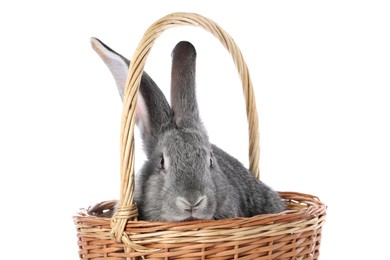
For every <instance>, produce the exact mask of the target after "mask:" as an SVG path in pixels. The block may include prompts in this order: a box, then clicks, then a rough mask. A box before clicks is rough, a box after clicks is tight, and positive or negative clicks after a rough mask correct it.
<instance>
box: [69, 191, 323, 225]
mask: <svg viewBox="0 0 390 260" xmlns="http://www.w3.org/2000/svg"><path fill="white" fill-rule="evenodd" d="M278 193H279V194H280V196H281V197H282V199H284V200H285V201H287V204H288V201H291V204H295V205H302V207H301V208H300V209H287V210H284V211H282V212H279V213H275V214H261V215H255V216H251V217H236V218H225V219H218V220H214V219H209V220H192V221H181V222H174V221H172V222H158V221H145V220H136V221H131V220H129V221H128V222H129V223H140V225H145V224H147V223H149V224H153V225H166V224H167V223H172V226H176V227H178V226H186V225H188V224H190V225H192V224H207V223H213V224H214V225H215V224H218V223H221V224H223V223H225V222H229V221H232V220H239V221H244V220H251V219H254V218H258V219H267V218H270V217H276V216H284V215H288V216H289V219H291V218H292V217H293V215H297V216H298V215H300V217H298V218H297V219H299V218H301V219H302V218H304V217H305V216H308V215H313V214H319V213H322V212H323V211H325V210H326V209H327V205H326V204H325V203H324V202H323V201H321V200H320V199H319V198H318V197H317V196H314V195H311V194H307V193H301V192H293V191H279V192H278ZM300 200H304V202H302V201H300ZM116 202H117V200H106V201H102V202H99V203H96V204H94V205H91V206H89V207H87V208H80V209H79V212H78V213H76V215H75V216H74V217H77V218H79V217H80V218H85V217H88V218H91V219H94V218H96V219H106V220H110V219H111V216H104V215H99V214H90V213H89V209H90V208H91V207H96V206H97V207H98V209H97V210H109V209H111V206H113V205H114V204H116ZM304 204H306V205H307V206H305V205H304ZM99 205H102V206H101V207H99ZM287 207H288V206H287ZM295 217H296V216H294V218H295ZM278 219H279V218H278ZM282 220H283V217H281V218H280V219H279V221H282ZM268 221H269V220H268ZM168 226H169V225H168Z"/></svg>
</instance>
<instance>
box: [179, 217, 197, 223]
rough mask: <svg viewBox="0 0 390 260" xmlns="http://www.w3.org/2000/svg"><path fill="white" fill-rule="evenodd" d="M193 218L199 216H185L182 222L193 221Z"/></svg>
mask: <svg viewBox="0 0 390 260" xmlns="http://www.w3.org/2000/svg"><path fill="white" fill-rule="evenodd" d="M195 220H200V219H199V218H194V217H192V216H191V217H189V218H186V219H183V221H182V222H186V221H195Z"/></svg>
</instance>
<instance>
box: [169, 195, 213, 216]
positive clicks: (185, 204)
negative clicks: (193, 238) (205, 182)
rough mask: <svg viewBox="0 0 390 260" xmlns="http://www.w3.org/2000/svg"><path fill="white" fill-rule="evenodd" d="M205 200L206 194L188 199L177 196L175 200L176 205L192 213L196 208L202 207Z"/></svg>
mask: <svg viewBox="0 0 390 260" xmlns="http://www.w3.org/2000/svg"><path fill="white" fill-rule="evenodd" d="M205 200H206V196H200V197H198V198H196V199H192V200H188V199H186V198H183V197H178V198H177V200H176V204H177V205H178V207H179V208H181V209H183V210H185V211H187V212H191V213H192V212H194V211H195V210H197V209H198V208H200V207H202V205H203V204H204V202H205Z"/></svg>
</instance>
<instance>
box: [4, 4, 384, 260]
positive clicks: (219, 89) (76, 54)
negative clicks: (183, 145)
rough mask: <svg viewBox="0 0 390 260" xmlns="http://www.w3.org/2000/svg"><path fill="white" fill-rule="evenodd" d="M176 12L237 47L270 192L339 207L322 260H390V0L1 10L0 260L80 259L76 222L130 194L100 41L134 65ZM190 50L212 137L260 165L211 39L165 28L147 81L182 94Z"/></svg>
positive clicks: (235, 89)
mask: <svg viewBox="0 0 390 260" xmlns="http://www.w3.org/2000/svg"><path fill="white" fill-rule="evenodd" d="M255 2H256V5H254V3H255ZM175 11H187V12H197V13H200V14H202V15H204V16H207V17H209V18H211V19H213V20H214V21H216V22H217V23H218V24H219V25H221V26H222V27H223V28H224V29H225V30H226V31H228V32H229V33H230V34H231V35H232V36H233V38H234V39H235V41H236V42H237V44H238V45H239V46H240V48H241V50H242V53H243V55H244V58H245V59H246V61H247V64H248V66H249V69H250V73H251V76H252V80H253V84H254V87H255V93H256V100H257V106H258V112H259V119H260V127H261V174H262V176H261V177H262V180H263V181H264V182H266V183H267V184H269V185H270V186H272V187H273V188H275V189H276V190H280V191H299V192H304V193H309V194H313V195H317V196H318V197H319V198H320V199H321V200H323V201H324V202H325V203H326V204H327V205H328V210H327V214H328V215H327V222H326V224H325V226H324V230H323V239H322V246H321V259H325V260H335V259H384V258H385V257H387V256H388V253H387V250H386V249H387V248H386V247H387V245H388V242H389V240H388V236H387V234H388V232H389V231H390V230H389V226H388V223H387V222H388V220H387V221H386V219H388V215H387V212H388V201H389V195H390V193H389V188H388V181H387V180H386V179H385V178H386V177H387V175H389V173H390V163H389V158H390V137H389V136H390V122H389V121H390V119H389V113H390V102H389V99H390V94H389V88H390V76H389V75H390V74H389V73H390V15H389V13H390V8H389V6H388V5H386V4H385V1H382V2H381V1H321V2H320V1H269V2H259V3H257V1H133V2H131V1H97V0H94V1H63V2H55V1H46V2H44V1H12V2H11V1H8V3H7V4H6V3H5V2H4V1H3V2H2V3H1V4H0V26H1V31H0V36H1V41H0V53H1V54H0V66H1V71H0V124H1V125H0V193H1V214H0V218H1V226H2V228H1V230H0V234H1V238H2V239H1V240H2V243H1V253H0V255H1V259H77V258H78V255H77V244H76V243H77V240H76V230H75V226H74V224H73V220H72V216H73V215H74V214H75V213H76V212H77V210H78V209H79V208H80V207H86V206H88V205H91V204H93V203H97V202H100V201H103V200H109V199H117V198H119V131H120V117H121V101H120V98H119V96H118V93H117V90H116V89H115V88H116V87H115V83H114V80H113V79H112V77H111V75H110V73H109V71H108V69H107V68H106V67H105V65H104V64H103V62H102V61H101V60H100V59H99V57H98V56H97V55H96V54H95V53H94V52H93V50H92V49H91V47H90V43H89V38H90V37H92V36H95V37H98V38H100V39H101V40H103V41H104V42H105V43H107V44H108V45H109V46H111V47H112V48H113V49H115V50H117V51H118V52H120V53H122V54H123V55H125V56H127V57H129V58H131V56H132V54H133V52H134V50H135V48H136V46H137V44H138V42H139V40H140V39H141V37H142V34H143V32H144V31H145V30H146V29H147V27H148V26H149V25H150V24H152V23H153V22H154V21H155V20H157V19H158V18H160V17H162V16H163V15H166V14H168V13H171V12H175ZM180 40H189V41H191V42H192V43H193V44H194V45H195V47H196V48H197V52H198V75H197V79H198V96H199V105H200V110H201V116H202V117H203V120H204V122H205V125H206V127H207V129H208V130H209V135H210V139H211V141H212V142H214V143H216V144H217V145H219V146H220V147H222V148H224V149H225V150H227V151H228V152H229V153H231V154H232V155H234V156H235V157H237V158H238V159H240V160H241V161H242V162H243V163H244V164H246V165H247V146H248V144H247V143H248V142H247V133H246V127H247V125H246V119H245V114H244V105H243V101H242V93H241V90H240V81H239V78H238V76H237V73H236V71H235V68H234V65H233V62H232V60H231V59H230V57H229V55H228V53H227V52H226V51H225V50H224V49H223V47H222V45H220V44H219V42H218V41H217V40H216V39H215V38H214V37H213V36H211V35H210V34H208V33H206V32H205V31H203V30H201V29H197V28H193V27H186V28H179V29H172V30H169V31H167V32H166V33H164V34H163V35H162V36H161V37H160V38H159V39H158V40H157V43H156V44H155V46H154V47H153V49H152V53H151V54H150V57H149V58H148V62H147V66H146V69H147V71H148V73H149V74H150V75H151V76H152V77H153V78H154V79H155V80H156V82H157V83H158V84H159V85H160V87H161V88H162V89H163V90H164V92H165V93H168V92H169V77H170V76H169V74H170V57H171V56H170V53H171V50H172V48H173V47H174V45H175V44H176V43H177V42H178V41H180ZM137 156H138V157H140V153H139V154H138V155H137ZM382 237H383V238H382ZM386 239H387V241H386Z"/></svg>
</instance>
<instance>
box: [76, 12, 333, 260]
mask: <svg viewBox="0 0 390 260" xmlns="http://www.w3.org/2000/svg"><path fill="white" fill-rule="evenodd" d="M179 25H193V26H199V27H202V28H204V29H205V30H207V31H209V32H211V33H212V34H213V35H214V36H215V37H217V38H218V39H219V40H220V41H221V43H222V44H223V45H224V46H225V47H226V49H227V50H228V51H229V52H230V54H231V55H232V57H233V60H234V63H235V64H236V67H237V70H238V72H239V74H240V76H241V81H242V86H243V92H244V97H245V101H246V112H247V117H248V123H249V139H250V140H249V141H250V142H249V143H250V145H249V155H250V156H249V160H250V170H251V172H253V173H254V174H255V175H256V176H257V177H259V161H258V158H259V131H258V122H257V111H256V105H255V99H254V93H253V89H252V83H251V80H250V77H249V73H248V70H247V66H246V64H245V61H244V60H243V57H242V55H241V52H240V50H239V48H238V47H237V46H236V44H235V43H234V41H233V39H232V38H231V37H230V36H229V35H228V34H227V33H226V32H225V31H224V30H223V29H222V28H221V27H219V26H218V25H217V24H216V23H214V22H213V21H211V20H209V19H207V18H205V17H203V16H201V15H198V14H193V13H173V14H170V15H167V16H165V17H163V18H161V19H160V20H158V21H157V22H155V23H154V24H153V25H151V26H150V27H149V29H148V30H147V31H146V33H145V35H144V37H143V38H142V40H141V42H140V44H139V45H138V48H137V50H136V52H135V54H134V56H133V58H132V63H131V66H130V71H129V77H128V81H127V86H126V90H125V97H124V105H123V115H122V128H121V197H120V206H119V209H118V210H117V212H116V213H115V214H114V216H113V217H111V218H110V217H108V216H110V213H111V211H112V208H113V205H114V204H115V202H114V201H106V202H101V203H98V204H96V205H95V206H93V207H90V208H88V209H82V210H81V211H80V212H79V213H78V214H77V215H76V216H74V220H75V224H76V226H77V232H78V233H77V235H78V239H79V240H78V246H79V256H80V259H318V256H319V249H320V241H321V231H322V225H323V224H324V222H325V215H326V206H325V205H324V204H323V203H322V202H321V201H320V200H319V199H318V198H317V197H315V196H311V195H307V194H301V193H296V192H281V193H280V194H281V196H282V198H283V199H284V200H285V203H286V205H287V207H288V210H286V211H284V212H282V213H279V214H265V215H258V216H254V217H251V218H234V219H224V220H206V221H189V222H180V223H173V222H161V223H160V222H147V221H137V208H136V205H135V204H134V141H133V140H134V137H133V133H134V125H135V115H134V112H135V107H136V101H137V99H136V97H137V92H138V86H139V82H140V79H141V75H142V73H143V68H144V65H145V62H146V58H147V56H148V53H149V51H150V49H151V47H152V46H153V43H154V42H155V40H156V39H157V37H158V36H159V35H160V34H161V33H162V32H163V31H164V30H166V29H168V28H171V27H175V26H179ZM105 216H106V217H105Z"/></svg>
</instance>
